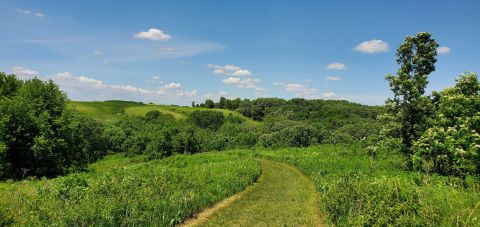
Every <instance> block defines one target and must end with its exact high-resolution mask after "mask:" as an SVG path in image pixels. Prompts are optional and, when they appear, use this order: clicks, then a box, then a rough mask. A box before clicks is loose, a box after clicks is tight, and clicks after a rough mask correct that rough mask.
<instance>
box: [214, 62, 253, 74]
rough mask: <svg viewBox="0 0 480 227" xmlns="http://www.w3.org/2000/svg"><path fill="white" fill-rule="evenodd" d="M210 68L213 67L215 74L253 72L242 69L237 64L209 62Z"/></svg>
mask: <svg viewBox="0 0 480 227" xmlns="http://www.w3.org/2000/svg"><path fill="white" fill-rule="evenodd" d="M207 67H208V68H211V69H213V73H215V74H223V75H227V76H250V75H252V73H251V72H250V71H249V70H247V69H242V68H240V67H238V66H235V65H224V66H221V65H214V64H208V65H207Z"/></svg>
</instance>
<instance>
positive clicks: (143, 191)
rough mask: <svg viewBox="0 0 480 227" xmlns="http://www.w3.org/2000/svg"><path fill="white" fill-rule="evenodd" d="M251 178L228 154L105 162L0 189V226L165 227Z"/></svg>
mask: <svg viewBox="0 0 480 227" xmlns="http://www.w3.org/2000/svg"><path fill="white" fill-rule="evenodd" d="M259 175H260V168H259V165H258V163H257V162H256V161H255V160H254V159H253V158H252V157H251V156H247V155H242V154H232V153H229V152H224V153H202V154H196V155H175V156H173V157H171V158H166V159H163V160H154V161H144V159H143V158H142V156H139V157H135V158H127V157H124V156H123V155H121V154H118V155H114V156H107V158H105V159H104V160H102V161H99V162H97V163H95V164H92V165H91V166H90V168H89V171H88V172H85V173H74V174H69V175H67V176H64V177H58V178H55V179H40V180H35V179H31V180H24V181H18V182H10V183H2V187H0V225H8V224H14V225H23V226H25V225H27V226H52V225H53V226H86V225H93V226H112V225H114V226H118V225H122V226H123V225H128V226H133V225H143V226H151V225H155V226H173V225H175V224H177V223H180V222H182V221H183V220H185V219H187V218H189V217H191V216H192V215H193V214H195V213H198V212H200V211H201V210H203V209H204V208H206V207H208V206H211V205H212V204H214V203H216V202H218V201H220V200H222V199H223V198H225V197H228V196H230V195H232V194H234V193H237V192H239V191H242V190H243V189H244V188H245V187H246V186H247V185H249V184H251V183H253V182H254V181H256V179H257V178H258V177H259Z"/></svg>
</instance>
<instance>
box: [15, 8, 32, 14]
mask: <svg viewBox="0 0 480 227" xmlns="http://www.w3.org/2000/svg"><path fill="white" fill-rule="evenodd" d="M17 13H21V14H25V15H28V14H30V13H32V11H31V10H29V9H17Z"/></svg>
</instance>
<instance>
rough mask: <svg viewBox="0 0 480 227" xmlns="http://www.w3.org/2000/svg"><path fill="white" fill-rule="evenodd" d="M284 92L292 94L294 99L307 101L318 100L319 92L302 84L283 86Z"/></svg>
mask: <svg viewBox="0 0 480 227" xmlns="http://www.w3.org/2000/svg"><path fill="white" fill-rule="evenodd" d="M284 88H285V91H287V92H289V93H292V94H293V95H294V96H295V97H302V98H308V99H314V98H318V96H319V91H318V89H316V88H311V87H309V86H307V85H304V84H297V83H289V84H285V85H284Z"/></svg>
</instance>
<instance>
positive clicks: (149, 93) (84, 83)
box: [49, 72, 197, 103]
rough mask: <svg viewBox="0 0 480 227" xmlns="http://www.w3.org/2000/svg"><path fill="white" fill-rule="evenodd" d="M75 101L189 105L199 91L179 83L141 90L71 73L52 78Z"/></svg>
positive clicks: (56, 75) (59, 74)
mask: <svg viewBox="0 0 480 227" xmlns="http://www.w3.org/2000/svg"><path fill="white" fill-rule="evenodd" d="M49 79H52V80H53V81H55V83H57V84H58V85H59V86H60V88H61V89H62V90H64V91H65V92H67V94H68V96H69V98H71V99H73V100H107V99H125V100H139V101H146V102H158V101H160V102H166V103H172V102H178V101H181V102H183V103H188V102H190V101H191V99H192V98H193V97H194V96H196V95H197V90H192V91H185V90H183V89H181V84H179V83H174V82H172V83H168V84H166V85H164V86H161V87H159V88H156V89H146V88H140V87H136V86H132V85H115V84H107V83H104V82H103V81H101V80H97V79H94V78H89V77H85V76H79V77H77V76H74V75H72V74H71V73H69V72H64V73H57V74H55V75H53V76H50V77H49Z"/></svg>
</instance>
